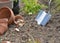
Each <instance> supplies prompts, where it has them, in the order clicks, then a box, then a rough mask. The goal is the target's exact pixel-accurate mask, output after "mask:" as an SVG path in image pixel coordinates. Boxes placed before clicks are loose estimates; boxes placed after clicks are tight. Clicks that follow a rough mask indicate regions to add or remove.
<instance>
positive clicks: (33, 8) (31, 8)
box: [21, 0, 47, 15]
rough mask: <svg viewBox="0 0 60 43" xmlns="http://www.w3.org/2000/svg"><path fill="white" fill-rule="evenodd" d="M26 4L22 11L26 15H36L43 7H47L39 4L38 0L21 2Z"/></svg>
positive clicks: (23, 0)
mask: <svg viewBox="0 0 60 43" xmlns="http://www.w3.org/2000/svg"><path fill="white" fill-rule="evenodd" d="M21 1H22V2H23V3H24V7H23V8H22V10H23V11H24V12H25V13H28V14H29V15H30V14H35V13H37V12H38V11H40V10H41V9H42V7H47V6H45V5H44V4H39V3H38V0H21Z"/></svg>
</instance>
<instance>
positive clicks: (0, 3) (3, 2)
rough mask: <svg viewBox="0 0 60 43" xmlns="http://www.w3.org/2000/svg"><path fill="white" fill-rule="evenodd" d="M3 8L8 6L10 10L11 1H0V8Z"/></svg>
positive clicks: (11, 6)
mask: <svg viewBox="0 0 60 43" xmlns="http://www.w3.org/2000/svg"><path fill="white" fill-rule="evenodd" d="M4 6H8V7H10V8H11V9H12V8H13V1H12V0H0V8H1V7H4Z"/></svg>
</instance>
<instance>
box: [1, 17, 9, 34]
mask: <svg viewBox="0 0 60 43" xmlns="http://www.w3.org/2000/svg"><path fill="white" fill-rule="evenodd" d="M7 29H8V19H6V18H4V19H0V35H2V34H3V33H4V32H6V31H7Z"/></svg>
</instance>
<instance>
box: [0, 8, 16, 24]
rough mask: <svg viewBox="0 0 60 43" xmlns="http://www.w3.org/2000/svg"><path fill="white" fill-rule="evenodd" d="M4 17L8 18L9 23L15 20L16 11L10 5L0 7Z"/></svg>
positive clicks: (0, 16)
mask: <svg viewBox="0 0 60 43" xmlns="http://www.w3.org/2000/svg"><path fill="white" fill-rule="evenodd" d="M2 18H7V19H8V24H9V25H10V24H12V23H13V21H14V20H15V16H14V13H13V11H12V10H11V9H10V8H9V7H3V8H1V9H0V19H2Z"/></svg>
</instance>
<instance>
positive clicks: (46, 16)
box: [35, 0, 52, 26]
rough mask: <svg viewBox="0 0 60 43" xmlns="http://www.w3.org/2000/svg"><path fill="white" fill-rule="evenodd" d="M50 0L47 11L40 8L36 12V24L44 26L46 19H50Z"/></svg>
mask: <svg viewBox="0 0 60 43" xmlns="http://www.w3.org/2000/svg"><path fill="white" fill-rule="evenodd" d="M51 1H52V0H49V3H48V4H49V11H48V13H46V11H44V10H41V11H40V12H39V13H38V16H37V17H36V19H35V20H36V21H37V24H38V25H42V26H45V25H46V24H47V23H48V21H49V20H50V19H51V14H50V12H51V11H50V4H51Z"/></svg>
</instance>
